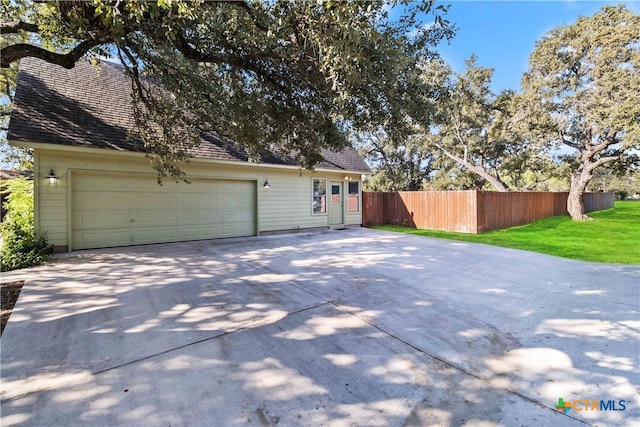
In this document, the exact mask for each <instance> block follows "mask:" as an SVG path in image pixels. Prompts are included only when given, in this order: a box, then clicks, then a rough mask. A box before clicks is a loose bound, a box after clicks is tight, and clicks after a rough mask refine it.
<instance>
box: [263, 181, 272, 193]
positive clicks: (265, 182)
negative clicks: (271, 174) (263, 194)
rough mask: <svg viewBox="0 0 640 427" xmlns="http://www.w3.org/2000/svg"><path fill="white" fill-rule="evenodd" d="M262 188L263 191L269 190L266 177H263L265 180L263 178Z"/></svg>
mask: <svg viewBox="0 0 640 427" xmlns="http://www.w3.org/2000/svg"><path fill="white" fill-rule="evenodd" d="M262 189H263V190H264V191H269V190H271V186H270V185H269V180H268V179H265V180H264V185H263V186H262Z"/></svg>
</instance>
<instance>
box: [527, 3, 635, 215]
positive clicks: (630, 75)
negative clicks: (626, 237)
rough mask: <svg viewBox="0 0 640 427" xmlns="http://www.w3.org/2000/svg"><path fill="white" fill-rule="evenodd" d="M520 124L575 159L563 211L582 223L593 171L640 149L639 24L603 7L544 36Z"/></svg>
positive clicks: (625, 12)
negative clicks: (574, 153) (568, 150)
mask: <svg viewBox="0 0 640 427" xmlns="http://www.w3.org/2000/svg"><path fill="white" fill-rule="evenodd" d="M522 89H523V102H522V106H523V108H522V110H521V113H520V121H521V122H522V123H524V124H526V125H527V126H528V127H529V129H530V130H531V131H532V132H533V133H534V134H535V135H537V137H538V138H539V139H540V140H541V141H542V142H543V143H544V144H546V145H547V146H559V145H564V146H566V147H570V148H572V149H575V150H576V151H577V153H578V155H579V161H578V163H577V167H576V168H575V169H574V170H573V173H572V176H571V188H570V195H569V203H568V209H569V213H570V214H571V216H572V218H574V219H584V218H587V216H586V215H585V213H584V206H583V203H582V195H583V193H584V191H585V189H586V187H587V185H588V184H589V182H590V181H591V179H592V177H593V174H594V171H595V170H596V169H597V168H599V167H601V166H602V165H604V164H606V163H609V162H613V161H617V160H619V159H621V158H622V156H623V154H624V153H625V152H628V151H629V150H631V149H639V148H640V16H639V15H637V14H634V13H633V12H632V11H630V10H629V9H627V8H626V7H624V6H606V7H604V8H603V9H602V10H601V11H600V12H598V13H596V14H595V15H594V16H592V17H581V18H579V19H578V20H577V21H576V22H575V23H574V24H572V25H568V26H562V27H558V28H556V29H554V30H552V31H550V32H549V33H548V34H547V35H545V36H544V37H543V38H542V39H541V40H540V41H539V42H538V43H537V44H536V47H535V49H534V51H533V53H532V54H531V56H530V58H529V69H528V71H527V72H526V73H525V75H524V77H523V80H522Z"/></svg>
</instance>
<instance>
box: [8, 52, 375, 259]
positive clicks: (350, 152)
mask: <svg viewBox="0 0 640 427" xmlns="http://www.w3.org/2000/svg"><path fill="white" fill-rule="evenodd" d="M129 88H130V82H129V81H128V79H127V77H126V76H125V75H124V73H123V72H122V70H121V69H120V67H119V66H118V65H115V64H110V63H106V62H103V64H102V65H101V67H100V69H99V70H97V69H96V68H95V67H94V66H92V65H90V64H88V63H85V62H80V63H78V64H77V65H76V66H75V67H74V68H73V69H71V70H65V69H63V68H61V67H57V66H54V65H51V64H47V63H45V62H43V61H38V60H33V59H23V60H22V61H21V64H20V71H19V74H18V84H17V90H16V94H15V101H14V107H13V111H12V115H11V121H10V124H9V132H8V139H9V142H10V143H11V144H12V145H15V146H19V147H30V148H33V150H34V162H35V163H34V188H35V191H34V197H35V200H34V202H35V226H36V228H39V229H41V230H44V231H46V232H47V235H48V238H49V241H50V243H52V244H53V245H55V247H56V249H57V250H59V251H72V250H78V249H90V248H103V247H115V246H127V245H138V244H148V243H162V242H176V241H187V240H200V239H214V238H226V237H242V236H255V235H262V234H266V233H271V232H279V231H287V230H289V231H291V230H303V229H314V228H343V227H347V226H359V225H361V224H362V185H361V177H362V175H363V174H366V173H370V169H369V167H368V166H367V165H366V164H365V163H364V161H363V160H362V158H361V157H360V156H359V155H358V154H357V152H356V151H355V150H354V149H352V148H347V149H345V150H344V151H342V152H340V153H335V152H330V151H325V152H324V153H323V156H324V159H325V161H323V162H321V163H320V164H318V165H317V166H316V169H315V170H314V171H309V170H303V169H301V168H299V167H298V166H297V165H296V164H295V162H294V161H293V159H290V158H268V159H263V161H261V162H260V163H254V162H250V161H249V160H248V157H247V154H246V153H244V152H243V151H241V150H238V149H237V148H236V147H234V146H233V145H232V144H229V143H225V142H223V141H222V140H220V139H218V138H217V137H216V136H215V135H204V136H203V137H202V141H201V144H200V146H199V147H198V148H196V149H195V150H194V152H193V153H192V154H193V158H192V160H191V161H190V162H189V163H185V164H184V165H183V169H184V170H185V171H186V173H187V179H188V180H189V182H190V183H186V182H174V181H173V180H172V179H164V180H163V182H162V185H159V184H158V182H157V181H158V180H157V173H156V172H155V171H154V170H153V169H152V167H151V163H150V159H149V158H147V157H146V156H145V153H144V151H143V149H142V148H141V147H140V146H138V145H137V144H136V143H135V142H133V141H131V140H129V139H128V138H127V132H128V131H129V129H131V128H132V126H133V119H132V107H131V97H130V92H129Z"/></svg>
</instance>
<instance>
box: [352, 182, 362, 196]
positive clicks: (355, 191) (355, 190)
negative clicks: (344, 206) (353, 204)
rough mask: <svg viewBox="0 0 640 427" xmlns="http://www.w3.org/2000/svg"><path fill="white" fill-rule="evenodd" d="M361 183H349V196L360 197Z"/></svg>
mask: <svg viewBox="0 0 640 427" xmlns="http://www.w3.org/2000/svg"><path fill="white" fill-rule="evenodd" d="M359 184H360V183H359V182H350V183H349V195H358V187H359Z"/></svg>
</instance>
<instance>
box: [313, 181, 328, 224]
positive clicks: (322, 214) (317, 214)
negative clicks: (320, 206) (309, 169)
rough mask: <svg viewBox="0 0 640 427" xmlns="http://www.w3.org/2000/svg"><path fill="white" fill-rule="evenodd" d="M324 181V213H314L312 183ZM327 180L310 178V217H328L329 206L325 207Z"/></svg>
mask: <svg viewBox="0 0 640 427" xmlns="http://www.w3.org/2000/svg"><path fill="white" fill-rule="evenodd" d="M316 180H318V181H324V212H314V211H313V197H314V194H313V181H316ZM327 181H328V180H327V178H318V177H315V176H312V177H311V200H310V206H311V215H312V216H327V215H329V206H328V205H327V189H328V186H329V184H328V182H327Z"/></svg>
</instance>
